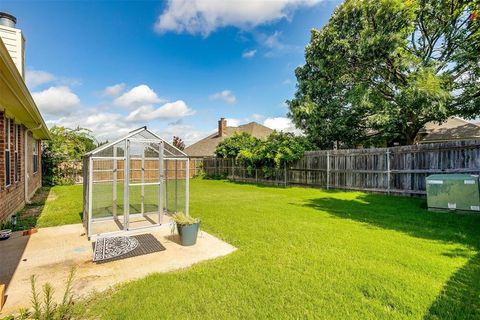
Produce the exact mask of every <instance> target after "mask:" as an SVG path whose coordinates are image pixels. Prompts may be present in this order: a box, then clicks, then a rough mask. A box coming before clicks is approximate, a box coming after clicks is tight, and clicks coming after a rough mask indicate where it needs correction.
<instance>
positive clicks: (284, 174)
mask: <svg viewBox="0 0 480 320" xmlns="http://www.w3.org/2000/svg"><path fill="white" fill-rule="evenodd" d="M287 177H288V176H287V163H286V162H285V163H284V164H283V178H284V180H285V181H284V186H285V188H286V187H287V184H288V181H287Z"/></svg>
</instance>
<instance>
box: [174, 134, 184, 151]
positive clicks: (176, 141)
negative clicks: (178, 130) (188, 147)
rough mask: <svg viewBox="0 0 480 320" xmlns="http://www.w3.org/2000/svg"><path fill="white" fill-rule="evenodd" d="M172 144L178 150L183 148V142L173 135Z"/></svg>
mask: <svg viewBox="0 0 480 320" xmlns="http://www.w3.org/2000/svg"><path fill="white" fill-rule="evenodd" d="M172 145H173V146H174V147H175V148H177V149H178V150H185V142H183V140H182V139H181V138H180V137H177V136H173V140H172Z"/></svg>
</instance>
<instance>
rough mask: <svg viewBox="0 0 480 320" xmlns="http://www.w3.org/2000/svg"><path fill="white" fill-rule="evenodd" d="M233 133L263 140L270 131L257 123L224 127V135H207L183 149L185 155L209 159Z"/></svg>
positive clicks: (216, 133)
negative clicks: (246, 134) (242, 133)
mask: <svg viewBox="0 0 480 320" xmlns="http://www.w3.org/2000/svg"><path fill="white" fill-rule="evenodd" d="M235 132H246V133H249V134H251V135H252V136H254V137H256V138H259V139H263V138H266V137H267V136H268V135H269V134H270V133H272V132H273V130H272V129H270V128H268V127H265V126H264V125H261V124H259V123H257V122H250V123H247V124H244V125H241V126H238V127H228V126H227V127H226V128H225V134H223V135H222V136H220V135H219V133H218V131H217V132H215V133H213V134H211V135H209V136H208V137H206V138H204V139H202V140H200V141H197V142H195V143H194V144H192V145H190V146H188V147H187V148H185V150H184V151H185V153H186V154H188V155H189V156H190V157H209V156H213V155H215V149H216V148H217V145H218V144H219V143H220V142H221V141H223V140H225V139H226V138H228V137H231V136H233V134H234V133H235Z"/></svg>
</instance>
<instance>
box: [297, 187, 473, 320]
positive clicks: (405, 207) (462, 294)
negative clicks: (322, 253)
mask: <svg viewBox="0 0 480 320" xmlns="http://www.w3.org/2000/svg"><path fill="white" fill-rule="evenodd" d="M304 205H305V206H307V207H311V208H314V209H317V210H321V211H324V212H327V213H329V214H331V215H333V216H335V217H337V218H342V219H351V220H355V221H358V222H363V223H366V224H369V225H371V226H374V227H379V228H383V229H391V230H396V231H400V232H403V233H406V234H409V235H411V236H414V237H420V238H425V239H431V240H437V241H443V242H447V243H460V244H463V245H466V246H470V247H472V248H473V249H475V250H477V251H479V250H480V214H459V213H450V212H430V211H427V210H425V200H424V199H412V198H406V197H389V196H380V195H372V194H363V195H360V196H358V197H356V198H355V199H351V200H345V199H339V198H335V197H334V196H333V195H332V196H331V197H325V198H315V199H309V200H308V201H307V202H306V203H305V204H304ZM445 256H449V257H459V256H461V257H467V256H468V254H467V252H465V251H464V250H461V249H458V250H453V251H451V252H448V253H445ZM424 318H425V319H480V253H478V254H477V255H476V256H475V257H473V258H471V259H470V260H469V261H468V262H467V263H466V264H465V265H464V266H463V267H462V268H460V269H458V270H457V271H456V272H455V273H454V274H453V275H452V276H451V277H450V279H449V280H448V281H447V283H445V285H444V287H443V289H442V292H441V293H440V294H439V295H438V297H437V298H436V299H435V301H434V302H433V303H432V305H431V306H430V308H429V310H428V312H427V314H426V315H425V317H424Z"/></svg>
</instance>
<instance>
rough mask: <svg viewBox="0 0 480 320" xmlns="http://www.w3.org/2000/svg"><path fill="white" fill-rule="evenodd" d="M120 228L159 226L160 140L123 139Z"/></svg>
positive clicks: (160, 215)
mask: <svg viewBox="0 0 480 320" xmlns="http://www.w3.org/2000/svg"><path fill="white" fill-rule="evenodd" d="M125 144H126V145H125V150H126V157H125V158H126V160H127V161H126V166H125V168H124V170H125V177H126V179H125V180H124V190H125V192H124V203H125V204H126V205H125V206H124V230H136V229H142V228H149V227H155V226H160V225H161V224H162V218H163V215H164V209H163V208H164V204H163V200H164V197H163V192H164V168H163V151H164V150H163V149H164V146H163V141H161V140H158V141H155V140H151V139H145V140H143V139H127V140H126V141H125Z"/></svg>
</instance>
